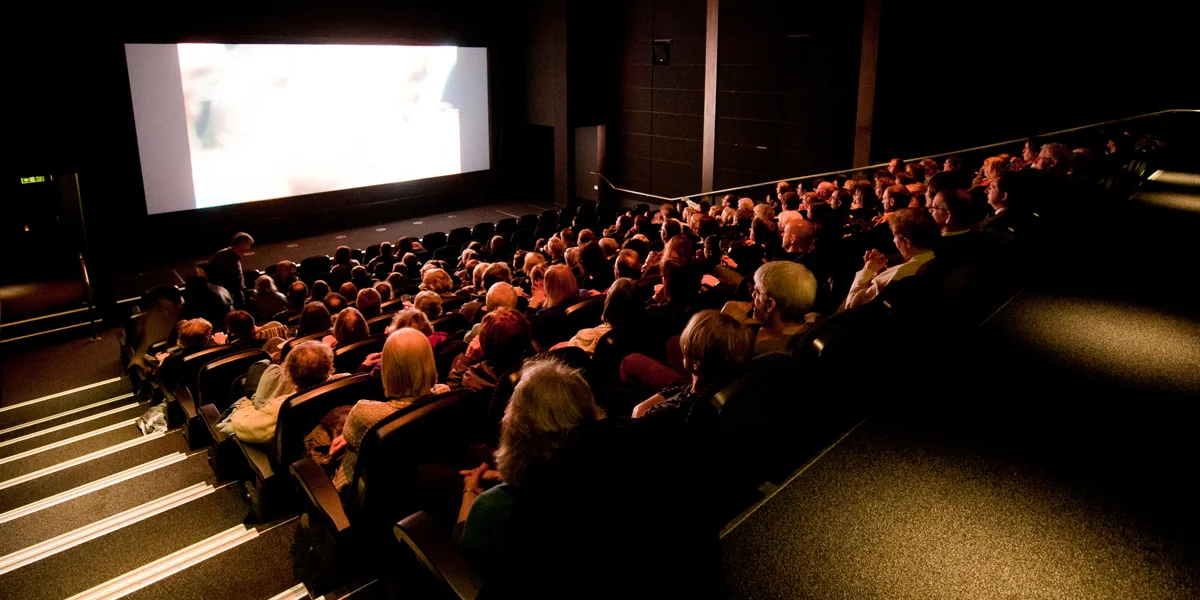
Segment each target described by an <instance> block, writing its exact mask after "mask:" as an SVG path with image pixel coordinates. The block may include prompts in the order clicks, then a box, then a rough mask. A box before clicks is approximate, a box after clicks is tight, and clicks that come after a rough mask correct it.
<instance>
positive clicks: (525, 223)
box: [517, 214, 538, 231]
mask: <svg viewBox="0 0 1200 600" xmlns="http://www.w3.org/2000/svg"><path fill="white" fill-rule="evenodd" d="M537 224H538V216H537V215H534V214H528V215H521V219H520V220H519V221H517V231H533V230H535V229H537Z"/></svg>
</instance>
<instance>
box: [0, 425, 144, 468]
mask: <svg viewBox="0 0 1200 600" xmlns="http://www.w3.org/2000/svg"><path fill="white" fill-rule="evenodd" d="M137 420H138V418H137V417H134V418H132V419H125V420H124V421H121V422H118V423H113V424H112V425H106V426H104V427H101V428H100V429H93V430H92V431H88V432H85V433H81V434H79V435H75V436H71V437H69V438H66V439H62V440H58V441H57V442H50V443H49V444H45V445H42V446H38V447H37V448H30V449H29V450H26V451H24V452H18V453H16V454H14V455H12V456H5V457H4V458H0V465H6V464H8V463H11V462H16V461H18V460H21V459H22V458H29V457H30V456H36V455H38V454H41V453H43V452H49V451H50V450H54V449H55V448H62V447H63V446H70V445H71V444H74V443H75V442H81V441H83V440H86V439H88V438H93V437H96V436H98V435H104V434H106V433H110V432H113V431H116V430H118V429H124V428H126V427H128V426H130V425H134V424H135V423H137Z"/></svg>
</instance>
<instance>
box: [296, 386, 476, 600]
mask: <svg viewBox="0 0 1200 600" xmlns="http://www.w3.org/2000/svg"><path fill="white" fill-rule="evenodd" d="M486 402H487V397H486V396H484V395H481V394H479V393H477V392H472V391H469V390H455V391H453V392H448V393H445V394H440V395H437V396H428V397H426V398H422V399H420V400H418V401H417V402H416V403H414V404H413V405H412V406H409V407H407V408H405V409H402V410H400V411H397V412H396V413H393V414H392V415H389V416H388V417H387V418H385V419H383V420H382V421H380V422H379V423H377V424H376V425H375V426H374V427H373V428H372V429H371V430H370V431H369V432H368V433H367V434H366V436H365V437H364V439H363V443H362V447H361V448H360V451H359V454H358V461H357V463H356V465H355V472H354V473H353V474H352V476H351V479H350V483H349V485H348V488H347V490H346V492H344V493H343V494H342V495H341V497H339V495H338V493H337V492H336V491H335V489H334V487H333V483H332V481H331V480H330V478H329V476H328V475H326V473H325V471H324V470H323V469H322V468H321V467H320V466H319V465H317V463H315V462H313V461H312V460H310V459H307V458H305V459H301V460H298V461H296V462H294V463H292V465H291V474H292V479H293V480H294V481H295V482H296V483H297V484H298V485H299V487H300V490H301V492H302V498H303V499H304V500H305V507H304V512H305V517H306V518H305V519H304V520H303V522H304V523H305V525H304V526H302V527H301V531H300V532H298V534H297V540H298V541H300V542H301V543H300V544H298V545H297V548H298V549H299V550H300V553H301V556H300V560H301V561H302V564H301V567H302V571H303V572H304V573H305V574H306V575H307V576H309V577H312V578H313V579H314V580H315V582H314V583H315V585H313V586H310V589H312V590H313V591H314V592H315V593H321V591H322V590H324V589H327V588H329V587H332V586H334V585H337V584H338V583H339V582H340V581H342V580H344V579H345V578H346V577H347V576H348V575H349V574H350V573H351V572H352V571H353V570H357V569H361V568H363V563H368V564H373V565H377V566H380V567H382V568H385V569H389V570H392V569H395V568H396V565H395V563H394V559H393V558H392V557H394V556H395V550H396V541H395V538H394V537H393V527H394V526H395V523H396V522H397V521H399V520H400V519H401V518H402V517H404V516H407V515H409V514H411V513H413V512H416V511H421V510H424V511H426V512H427V513H429V514H431V515H433V518H436V519H441V520H442V522H443V523H446V522H448V523H453V521H454V518H455V516H456V514H457V510H458V508H457V507H458V502H459V501H460V500H461V491H462V478H461V476H460V475H458V470H459V469H461V468H465V465H467V464H472V463H473V464H474V465H478V464H479V460H478V459H479V457H478V456H476V453H474V452H473V451H472V448H471V446H472V444H474V443H476V442H478V441H479V440H478V432H479V428H478V427H475V426H474V425H475V424H477V423H479V422H480V421H481V415H482V414H483V412H484V411H485V410H486ZM343 500H344V501H345V502H344V503H343ZM447 527H448V526H447ZM306 583H308V582H306Z"/></svg>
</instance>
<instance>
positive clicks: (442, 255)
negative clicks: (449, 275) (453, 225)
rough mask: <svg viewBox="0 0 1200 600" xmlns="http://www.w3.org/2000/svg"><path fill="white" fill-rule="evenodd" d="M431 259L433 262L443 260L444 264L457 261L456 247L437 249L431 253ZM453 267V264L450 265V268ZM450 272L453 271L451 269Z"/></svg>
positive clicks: (448, 246)
mask: <svg viewBox="0 0 1200 600" xmlns="http://www.w3.org/2000/svg"><path fill="white" fill-rule="evenodd" d="M432 259H433V260H444V261H446V262H451V261H454V260H457V259H458V246H450V245H446V246H442V247H441V248H438V249H437V250H434V251H433V256H432ZM453 266H454V265H453V264H451V265H450V267H453ZM451 270H453V269H451Z"/></svg>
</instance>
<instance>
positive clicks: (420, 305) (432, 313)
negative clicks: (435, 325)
mask: <svg viewBox="0 0 1200 600" xmlns="http://www.w3.org/2000/svg"><path fill="white" fill-rule="evenodd" d="M413 308H415V309H417V310H419V311H421V312H422V313H425V316H426V317H427V318H428V319H429V320H430V321H433V320H434V319H436V318H438V317H440V316H442V297H441V296H439V295H438V294H437V293H436V292H432V291H429V290H426V291H424V292H421V293H419V294H417V295H416V297H415V298H413Z"/></svg>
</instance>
